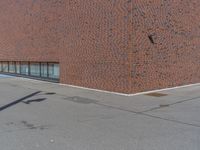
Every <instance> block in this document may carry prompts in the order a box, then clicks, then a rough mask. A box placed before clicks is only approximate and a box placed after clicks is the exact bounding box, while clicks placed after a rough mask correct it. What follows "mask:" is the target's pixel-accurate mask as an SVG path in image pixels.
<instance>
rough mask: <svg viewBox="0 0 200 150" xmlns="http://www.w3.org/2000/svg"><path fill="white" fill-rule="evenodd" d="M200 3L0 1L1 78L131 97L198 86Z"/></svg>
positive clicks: (176, 0)
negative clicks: (8, 75) (24, 78)
mask: <svg viewBox="0 0 200 150" xmlns="http://www.w3.org/2000/svg"><path fill="white" fill-rule="evenodd" d="M199 13H200V1H199V0H1V1H0V66H1V67H0V71H2V72H5V73H13V74H17V75H22V76H31V77H35V78H40V79H45V80H52V81H59V82H61V83H64V84H70V85H77V86H82V87H88V88H94V89H101V90H108V91H115V92H121V93H136V92H141V91H148V90H154V89H160V88H167V87H174V86H179V85H186V84H191V83H197V82H200V67H199V60H200V53H199V51H200V15H199Z"/></svg>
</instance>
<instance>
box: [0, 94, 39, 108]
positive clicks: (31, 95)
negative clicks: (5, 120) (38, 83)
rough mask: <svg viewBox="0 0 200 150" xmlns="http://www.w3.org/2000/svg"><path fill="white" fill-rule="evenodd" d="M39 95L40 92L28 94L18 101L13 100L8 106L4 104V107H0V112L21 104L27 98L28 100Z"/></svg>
mask: <svg viewBox="0 0 200 150" xmlns="http://www.w3.org/2000/svg"><path fill="white" fill-rule="evenodd" d="M39 93H41V91H37V92H34V93H32V94H30V95H27V96H25V97H22V98H20V99H18V100H15V101H13V102H11V103H9V104H6V105H4V106H2V107H0V111H3V110H5V109H7V108H9V107H12V106H14V105H16V104H18V103H20V102H22V101H23V100H26V99H28V98H30V97H33V96H35V95H37V94H39Z"/></svg>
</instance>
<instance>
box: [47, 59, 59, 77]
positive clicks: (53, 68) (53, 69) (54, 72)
mask: <svg viewBox="0 0 200 150" xmlns="http://www.w3.org/2000/svg"><path fill="white" fill-rule="evenodd" d="M48 70H49V77H50V78H55V79H57V78H58V77H59V65H58V64H54V63H49V64H48Z"/></svg>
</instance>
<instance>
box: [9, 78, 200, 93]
mask: <svg viewBox="0 0 200 150" xmlns="http://www.w3.org/2000/svg"><path fill="white" fill-rule="evenodd" d="M11 79H13V78H11ZM14 79H22V80H29V81H34V82H38V83H49V84H54V85H62V86H66V87H72V88H77V89H84V90H89V91H95V92H102V93H107V94H116V95H120V96H138V95H144V94H149V93H154V92H162V91H168V90H174V89H180V88H187V87H192V86H200V83H194V84H188V85H182V86H176V87H171V88H164V89H157V90H151V91H146V92H138V93H134V94H125V93H119V92H111V91H106V90H99V89H94V88H87V87H82V86H76V85H70V84H62V83H53V82H47V81H42V80H34V79H29V78H23V77H17V78H14Z"/></svg>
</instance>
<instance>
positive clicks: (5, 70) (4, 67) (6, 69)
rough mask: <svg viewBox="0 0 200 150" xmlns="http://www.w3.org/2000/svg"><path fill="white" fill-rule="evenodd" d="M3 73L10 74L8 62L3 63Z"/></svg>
mask: <svg viewBox="0 0 200 150" xmlns="http://www.w3.org/2000/svg"><path fill="white" fill-rule="evenodd" d="M2 71H3V72H8V62H2Z"/></svg>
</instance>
